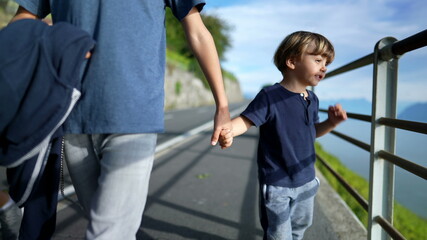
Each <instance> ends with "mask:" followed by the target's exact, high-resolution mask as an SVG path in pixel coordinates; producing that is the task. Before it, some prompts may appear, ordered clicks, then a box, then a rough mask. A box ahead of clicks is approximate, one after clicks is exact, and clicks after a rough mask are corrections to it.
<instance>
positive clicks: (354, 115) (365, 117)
mask: <svg viewBox="0 0 427 240" xmlns="http://www.w3.org/2000/svg"><path fill="white" fill-rule="evenodd" d="M319 111H320V112H324V113H328V110H326V109H319ZM347 117H349V118H353V119H357V120H361V121H365V122H371V121H372V116H371V115H365V114H358V113H349V112H348V113H347Z"/></svg>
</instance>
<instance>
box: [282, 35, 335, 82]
mask: <svg viewBox="0 0 427 240" xmlns="http://www.w3.org/2000/svg"><path fill="white" fill-rule="evenodd" d="M310 44H312V45H313V46H314V50H313V52H310V54H313V55H322V56H323V57H326V62H327V64H329V63H331V62H332V61H333V60H334V57H335V50H334V46H333V45H332V43H331V42H330V41H329V40H328V39H327V38H326V37H324V36H322V35H320V34H318V33H312V32H306V31H298V32H294V33H292V34H290V35H288V36H287V37H286V38H285V39H284V40H283V41H282V42H281V43H280V45H279V47H278V48H277V50H276V53H275V54H274V64H275V65H276V67H277V68H278V69H279V71H280V72H282V74H283V72H284V70H286V68H287V67H286V60H287V59H290V58H300V57H301V56H302V54H303V53H305V52H306V50H307V48H308V46H309V45H310Z"/></svg>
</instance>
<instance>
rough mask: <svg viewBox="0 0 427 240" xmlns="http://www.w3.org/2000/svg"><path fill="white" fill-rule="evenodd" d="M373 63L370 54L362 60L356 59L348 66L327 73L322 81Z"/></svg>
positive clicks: (372, 56) (372, 57)
mask: <svg viewBox="0 0 427 240" xmlns="http://www.w3.org/2000/svg"><path fill="white" fill-rule="evenodd" d="M373 62H374V54H373V53H371V54H369V55H366V56H364V57H362V58H359V59H357V60H355V61H353V62H351V63H349V64H346V65H344V66H342V67H340V68H337V69H335V70H333V71H331V72H329V73H327V74H326V76H325V78H324V79H327V78H330V77H333V76H335V75H338V74H341V73H344V72H348V71H351V70H354V69H357V68H361V67H364V66H367V65H369V64H371V63H373Z"/></svg>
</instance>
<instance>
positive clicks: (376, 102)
mask: <svg viewBox="0 0 427 240" xmlns="http://www.w3.org/2000/svg"><path fill="white" fill-rule="evenodd" d="M396 41H397V40H396V39H395V38H391V37H387V38H383V39H382V40H380V41H379V42H378V43H377V44H376V45H375V50H374V76H373V78H374V85H373V96H372V125H371V154H370V181H369V193H370V194H369V225H368V239H369V240H386V239H390V237H389V236H388V235H387V233H386V232H385V231H384V230H383V229H382V228H381V226H380V225H379V224H378V223H377V222H376V221H375V217H376V216H382V217H383V218H385V219H386V220H387V221H389V222H390V223H392V222H393V202H394V165H393V164H391V163H389V162H387V161H386V160H384V159H382V158H380V157H379V156H378V151H380V150H386V151H388V152H390V153H394V152H395V129H394V128H390V127H386V126H384V125H381V124H379V123H378V119H379V118H381V117H388V118H395V117H396V102H397V100H396V98H397V70H398V69H397V67H398V60H397V57H398V56H394V55H393V54H392V52H391V46H392V43H394V42H396Z"/></svg>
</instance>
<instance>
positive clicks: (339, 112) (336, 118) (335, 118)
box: [328, 104, 347, 126]
mask: <svg viewBox="0 0 427 240" xmlns="http://www.w3.org/2000/svg"><path fill="white" fill-rule="evenodd" d="M328 118H329V121H330V122H331V123H332V124H333V125H334V126H337V125H338V124H339V123H341V122H342V121H345V120H347V112H346V111H345V110H344V109H343V108H342V106H341V104H336V105H335V106H329V109H328Z"/></svg>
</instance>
